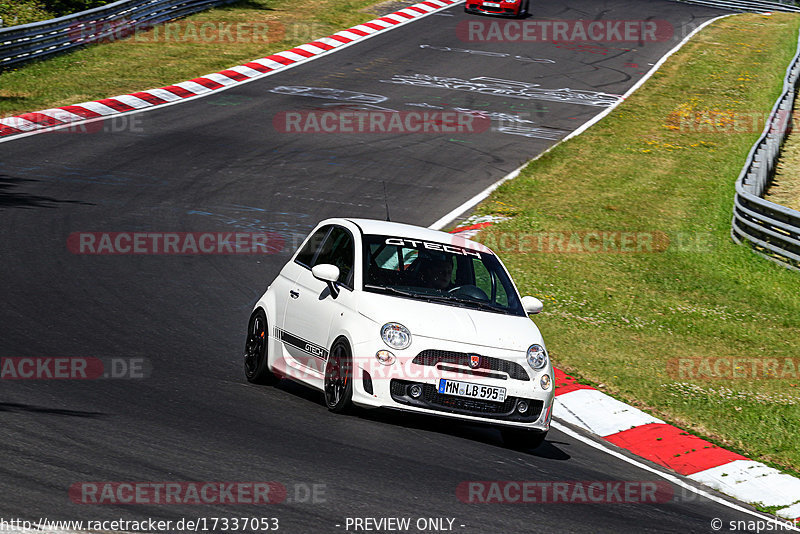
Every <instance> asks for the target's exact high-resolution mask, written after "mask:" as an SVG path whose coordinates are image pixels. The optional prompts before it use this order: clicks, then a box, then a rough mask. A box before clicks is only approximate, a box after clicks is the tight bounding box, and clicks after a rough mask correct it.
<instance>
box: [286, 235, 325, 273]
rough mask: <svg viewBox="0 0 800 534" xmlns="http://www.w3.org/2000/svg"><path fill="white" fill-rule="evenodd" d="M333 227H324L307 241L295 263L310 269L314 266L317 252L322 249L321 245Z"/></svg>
mask: <svg viewBox="0 0 800 534" xmlns="http://www.w3.org/2000/svg"><path fill="white" fill-rule="evenodd" d="M330 229H331V226H330V225H327V226H323V227H322V228H320V229H319V230H317V231H316V232H314V235H312V236H311V238H310V239H309V240H308V241H306V244H305V245H304V246H303V248H302V250H300V252H299V253H298V254H297V257H296V258H295V259H294V261H295V262H297V263H299V264H300V265H302V266H304V267H308V268H309V269H310V268H311V267H313V266H314V256H315V255H316V253H317V251H318V250H319V249H320V245H322V240H323V239H325V236H326V235H328V232H329V231H330Z"/></svg>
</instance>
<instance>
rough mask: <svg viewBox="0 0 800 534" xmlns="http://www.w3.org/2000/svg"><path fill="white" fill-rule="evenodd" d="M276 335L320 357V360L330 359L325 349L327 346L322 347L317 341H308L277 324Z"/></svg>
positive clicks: (307, 352) (287, 342)
mask: <svg viewBox="0 0 800 534" xmlns="http://www.w3.org/2000/svg"><path fill="white" fill-rule="evenodd" d="M275 337H276V338H278V339H279V340H280V341H282V342H283V343H286V344H287V345H291V346H293V347H295V348H297V349H300V350H302V351H303V352H305V353H306V354H310V355H311V356H314V357H315V358H319V359H320V360H327V359H328V351H327V349H325V347H320V346H319V345H317V344H315V343H311V342H310V341H306V340H305V339H303V338H301V337H297V336H296V335H294V334H292V333H290V332H287V331H286V330H281V329H280V328H278V327H277V326H276V327H275Z"/></svg>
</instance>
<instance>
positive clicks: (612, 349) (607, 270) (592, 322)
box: [478, 14, 800, 499]
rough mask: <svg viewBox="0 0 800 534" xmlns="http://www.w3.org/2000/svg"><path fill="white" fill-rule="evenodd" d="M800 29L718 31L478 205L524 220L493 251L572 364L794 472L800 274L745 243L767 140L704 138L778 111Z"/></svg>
mask: <svg viewBox="0 0 800 534" xmlns="http://www.w3.org/2000/svg"><path fill="white" fill-rule="evenodd" d="M798 26H800V17H798V16H794V15H787V14H780V15H778V14H776V15H773V16H763V15H755V14H753V15H739V16H735V17H730V18H727V19H723V20H721V21H718V22H716V23H714V24H713V25H712V26H710V27H709V28H707V29H706V30H704V31H703V32H702V33H701V34H699V35H698V36H697V37H696V38H695V39H693V40H692V42H690V43H689V44H688V45H686V46H685V47H684V48H683V49H682V50H681V51H680V52H678V53H677V54H675V55H674V56H673V57H672V58H670V60H669V61H668V62H667V63H666V64H665V65H664V66H663V67H662V68H661V69H660V70H659V71H658V72H657V73H656V74H655V75H654V76H653V77H652V78H651V79H650V80H649V81H648V82H647V83H646V84H645V86H644V87H643V88H641V89H640V90H639V91H638V92H636V93H635V94H634V95H633V96H632V97H631V98H630V99H628V100H627V101H626V102H624V103H623V104H622V105H621V106H619V107H618V108H617V109H616V110H615V111H614V112H613V113H612V114H611V115H609V116H608V117H607V118H605V119H604V120H603V121H601V122H600V123H598V124H597V125H595V126H593V127H592V128H591V129H589V130H588V131H587V132H586V133H584V134H583V135H581V136H579V137H577V138H575V139H572V140H570V141H568V142H565V143H563V144H561V145H559V146H557V147H556V148H555V149H554V150H552V151H550V152H549V153H547V154H545V155H544V156H542V157H541V158H539V159H538V160H536V161H535V162H533V163H531V164H530V165H528V167H527V168H526V169H525V170H524V171H523V173H522V174H521V176H520V177H519V178H517V179H515V180H512V181H510V182H507V183H506V184H504V185H503V186H502V187H500V188H499V189H498V190H497V191H496V192H495V193H494V194H493V195H492V196H491V197H490V198H489V199H487V200H486V201H485V202H484V203H482V204H481V205H480V206H479V207H478V213H479V214H498V215H506V216H511V217H512V218H511V219H510V220H508V221H505V222H503V223H501V224H498V225H496V226H495V227H493V229H492V230H491V231H487V232H484V233H483V234H481V236H480V237H479V238H478V239H479V240H481V241H483V242H485V243H486V244H488V245H489V246H492V247H494V248H495V250H497V251H498V252H500V253H501V254H502V255H503V257H504V261H505V263H506V265H507V266H508V267H509V268H510V269H511V270H512V272H513V275H514V277H515V280H517V281H518V283H519V285H520V289H521V290H522V291H523V292H524V293H527V294H533V295H537V296H538V297H540V298H541V299H542V300H543V301H544V302H545V311H544V313H542V314H541V316H540V317H539V319H538V320H537V322H538V323H539V325H540V327H541V328H542V330H543V332H544V335H545V339H546V340H547V342H548V348H549V350H550V351H551V355H552V356H553V359H554V361H555V363H556V364H557V365H558V366H560V367H561V368H562V369H564V370H566V371H568V372H572V373H574V374H576V375H578V376H579V377H582V378H584V379H586V380H588V381H591V382H593V383H595V384H600V386H601V388H602V389H603V390H605V391H607V392H610V393H611V394H613V395H615V396H617V397H619V398H621V399H624V400H626V401H628V402H630V403H632V404H634V405H638V406H640V407H643V408H646V409H648V410H649V411H650V412H652V413H654V414H656V415H657V416H659V417H661V418H664V419H666V420H668V421H670V422H673V423H675V424H677V425H679V426H681V427H683V428H685V429H690V430H692V431H694V432H695V433H698V434H700V435H703V436H705V437H707V438H710V439H712V440H713V441H715V442H717V443H719V444H722V445H725V446H727V447H729V448H732V449H735V450H738V451H742V452H744V453H746V454H747V455H749V456H750V457H752V458H757V459H761V460H763V461H766V462H767V463H772V464H773V465H778V466H782V467H784V468H786V469H788V470H790V471H794V472H798V471H800V446H798V441H797V436H798V435H800V369H798V367H799V366H800V358H799V357H800V335H798V334H799V333H800V274H798V273H796V272H791V271H787V270H784V269H782V268H780V267H777V266H775V265H774V264H772V263H771V262H768V261H766V260H763V259H761V258H760V257H758V256H756V255H755V254H753V253H752V252H750V251H749V250H748V249H747V248H745V247H741V246H737V245H735V244H733V242H732V241H731V240H730V238H729V235H730V223H731V209H732V203H733V193H734V181H735V179H736V176H737V175H738V173H739V171H740V169H741V166H742V165H743V162H744V159H745V157H746V154H747V152H748V150H749V149H750V147H751V145H752V143H753V142H754V141H755V139H756V138H757V137H758V135H759V132H758V131H755V129H753V131H751V132H742V131H741V129H734V131H731V130H730V129H723V130H718V129H709V128H701V127H699V126H698V124H699V122H702V120H705V119H704V117H706V118H707V117H708V116H709V115H708V113H706V112H708V111H711V110H721V109H722V110H726V112H730V113H733V114H747V115H748V116H750V115H752V114H756V113H759V114H761V115H763V113H764V112H767V111H768V110H769V109H770V108H771V106H772V104H773V103H774V101H775V99H776V98H777V96H778V95H779V93H780V89H781V85H782V78H783V75H784V71H785V68H786V65H788V62H789V60H790V59H791V57H792V56H793V55H794V53H795V50H796V45H797V31H798ZM714 116H717V115H714ZM587 231H596V232H600V233H601V234H599V235H600V239H601V241H597V240H596V239H595V236H592V234H587V233H586V232H587ZM620 232H633V233H635V235H633V237H630V236H628V237H627V238H626V240H622V238H624V237H625V236H624V235H623V234H621V233H620ZM602 238H606V239H607V240H609V239H612V238H613V239H616V241H615V242H616V245H612V244H611V243H610V242H608V241H607V242H606V243H603V242H602ZM559 240H560V242H559ZM621 240H622V241H621ZM667 240H669V244H668V245H667ZM620 242H621V243H622V244H621V245H620ZM598 243H599V244H598ZM598 247H599V248H600V252H597V251H596V249H598ZM637 247H639V250H641V252H635V250H636V249H637ZM604 249H605V252H603V250H604ZM631 250H634V252H631ZM765 362H766V364H767V367H766V368H764V367H763V364H764V363H765ZM754 364H755V365H756V371H755V372H753V369H752V366H753V365H754ZM715 366H716V367H715ZM720 376H728V377H732V378H731V379H719V378H718V377H720ZM747 376H749V377H750V378H743V377H747ZM798 499H800V496H798Z"/></svg>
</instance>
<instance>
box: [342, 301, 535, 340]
mask: <svg viewBox="0 0 800 534" xmlns="http://www.w3.org/2000/svg"><path fill="white" fill-rule="evenodd" d="M358 311H359V313H361V314H362V315H364V316H365V317H367V318H369V319H371V320H372V321H375V322H376V323H378V324H385V323H388V322H396V323H400V324H402V325H403V326H405V327H406V328H408V329H409V330H410V331H411V336H412V338H413V337H415V336H422V337H430V338H438V339H444V340H447V341H454V342H457V343H467V344H470V345H479V346H484V347H496V348H501V349H508V350H520V351H526V350H527V349H528V347H530V346H531V344H532V343H540V344H542V336H541V334H540V333H539V329H538V328H537V327H536V325H535V324H534V323H533V321H531V320H530V319H529V318H528V317H519V316H514V315H504V314H500V313H493V312H488V311H482V310H478V309H473V308H462V307H457V306H449V305H446V304H438V303H431V302H427V301H422V300H414V299H411V298H403V297H394V296H388V295H380V294H377V293H369V292H363V293H362V294H361V298H360V299H359V309H358Z"/></svg>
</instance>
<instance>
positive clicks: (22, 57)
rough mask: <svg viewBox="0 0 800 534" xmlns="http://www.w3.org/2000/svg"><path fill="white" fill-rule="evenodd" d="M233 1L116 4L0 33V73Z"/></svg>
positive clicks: (150, 0)
mask: <svg viewBox="0 0 800 534" xmlns="http://www.w3.org/2000/svg"><path fill="white" fill-rule="evenodd" d="M233 1H234V0H119V1H118V2H114V3H112V4H108V5H105V6H102V7H97V8H94V9H89V10H88V11H81V12H80V13H75V14H73V15H68V16H66V17H60V18H57V19H51V20H46V21H43V22H34V23H31V24H22V25H19V26H11V27H8V28H2V29H0V69H3V68H8V67H12V66H19V65H22V64H23V63H26V62H29V61H33V60H36V59H40V58H44V57H48V56H52V55H54V54H58V53H61V52H64V51H66V50H70V49H72V48H75V47H79V46H84V45H87V44H91V43H93V42H97V41H101V40H103V39H107V38H110V37H112V36H116V35H119V34H120V32H124V31H125V30H126V29H127V30H129V31H130V30H131V29H132V28H142V27H148V26H150V25H153V24H158V23H160V22H166V21H168V20H173V19H177V18H180V17H185V16H186V15H190V14H192V13H197V12H198V11H203V10H205V9H208V8H211V7H214V6H219V5H223V4H229V3H231V2H233Z"/></svg>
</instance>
